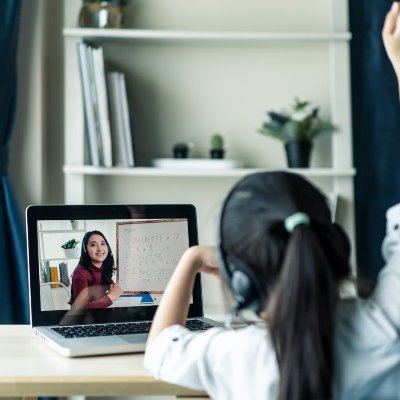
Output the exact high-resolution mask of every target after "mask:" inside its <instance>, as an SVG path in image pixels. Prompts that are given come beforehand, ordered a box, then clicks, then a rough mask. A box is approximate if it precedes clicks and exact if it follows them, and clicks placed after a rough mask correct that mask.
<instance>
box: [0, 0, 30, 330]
mask: <svg viewBox="0 0 400 400" xmlns="http://www.w3.org/2000/svg"><path fill="white" fill-rule="evenodd" d="M20 8H21V1H20V0H0V16H1V23H0V293H1V301H0V323H2V324H21V323H28V322H29V317H28V315H29V313H28V278H27V260H26V239H25V231H24V228H23V223H22V218H21V215H20V212H19V210H18V207H17V205H16V202H15V199H14V196H13V194H12V191H11V187H10V182H9V180H8V178H7V167H8V162H9V145H10V141H11V135H12V133H13V128H14V122H15V106H16V94H17V89H16V81H17V71H16V52H17V43H18V27H19V19H20Z"/></svg>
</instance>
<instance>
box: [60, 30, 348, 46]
mask: <svg viewBox="0 0 400 400" xmlns="http://www.w3.org/2000/svg"><path fill="white" fill-rule="evenodd" d="M63 34H64V36H65V37H66V38H82V39H118V40H119V39H126V40H146V41H149V40H150V41H179V42H185V41H192V42H193V41H195V42H236V43H237V42H246V43H248V42H253V43H257V42H261V43H262V42H332V41H344V42H346V41H349V40H350V39H351V33H350V32H222V31H213V32H212V31H175V30H153V29H100V28H64V30H63Z"/></svg>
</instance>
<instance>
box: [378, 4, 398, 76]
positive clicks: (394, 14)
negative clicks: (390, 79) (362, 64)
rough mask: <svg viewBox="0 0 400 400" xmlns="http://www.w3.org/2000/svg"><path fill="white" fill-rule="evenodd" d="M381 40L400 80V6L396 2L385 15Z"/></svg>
mask: <svg viewBox="0 0 400 400" xmlns="http://www.w3.org/2000/svg"><path fill="white" fill-rule="evenodd" d="M382 38H383V43H384V45H385V49H386V53H387V55H388V57H389V59H390V61H391V63H392V65H393V68H394V70H395V72H396V75H397V78H398V79H399V80H400V4H399V3H397V2H394V3H393V5H392V8H391V9H390V11H389V12H388V13H387V14H386V18H385V23H384V26H383V30H382Z"/></svg>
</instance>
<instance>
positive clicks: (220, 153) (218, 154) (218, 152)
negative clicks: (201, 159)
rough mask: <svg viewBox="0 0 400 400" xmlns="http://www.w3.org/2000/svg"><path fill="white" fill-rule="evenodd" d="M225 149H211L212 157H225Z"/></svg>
mask: <svg viewBox="0 0 400 400" xmlns="http://www.w3.org/2000/svg"><path fill="white" fill-rule="evenodd" d="M224 154H225V150H213V149H211V150H210V158H213V159H221V158H224Z"/></svg>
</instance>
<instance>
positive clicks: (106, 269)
mask: <svg viewBox="0 0 400 400" xmlns="http://www.w3.org/2000/svg"><path fill="white" fill-rule="evenodd" d="M93 235H99V236H101V237H102V238H103V239H104V241H105V242H106V244H107V248H108V254H107V257H106V259H105V260H104V261H103V264H102V267H103V270H102V272H101V283H102V284H103V285H109V284H110V283H111V277H112V276H113V274H114V271H115V270H116V268H115V262H114V256H113V253H112V251H111V247H110V245H109V243H108V241H107V239H106V237H105V236H104V235H103V233H101V232H100V231H96V230H94V231H88V232H86V233H85V236H84V237H83V239H82V248H81V257H80V259H79V264H81V265H82V266H83V267H84V268H86V269H89V267H90V266H92V261H91V260H90V258H89V254H88V251H87V245H88V242H89V239H90V237H91V236H93Z"/></svg>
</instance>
